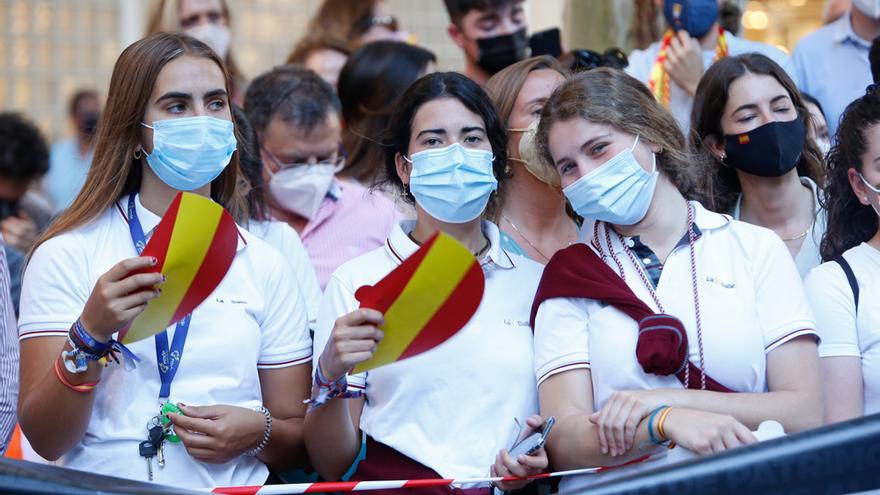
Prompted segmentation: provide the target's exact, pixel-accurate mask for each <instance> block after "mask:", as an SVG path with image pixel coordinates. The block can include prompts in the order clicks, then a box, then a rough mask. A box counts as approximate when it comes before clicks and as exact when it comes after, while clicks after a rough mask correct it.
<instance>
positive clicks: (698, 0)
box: [663, 0, 718, 38]
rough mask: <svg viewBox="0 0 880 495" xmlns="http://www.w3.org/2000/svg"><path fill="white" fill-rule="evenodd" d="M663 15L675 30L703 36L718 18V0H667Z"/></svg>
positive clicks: (692, 35) (693, 35)
mask: <svg viewBox="0 0 880 495" xmlns="http://www.w3.org/2000/svg"><path fill="white" fill-rule="evenodd" d="M663 17H665V18H666V22H667V23H668V24H669V27H671V28H672V29H673V30H675V31H679V30H682V29H683V30H685V31H687V33H688V34H689V35H691V37H692V38H702V37H703V36H704V35H705V34H706V33H708V32H709V29H711V28H712V25H713V24H715V21H716V20H718V0H665V1H664V2H663Z"/></svg>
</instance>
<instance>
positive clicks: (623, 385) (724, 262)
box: [535, 202, 815, 491]
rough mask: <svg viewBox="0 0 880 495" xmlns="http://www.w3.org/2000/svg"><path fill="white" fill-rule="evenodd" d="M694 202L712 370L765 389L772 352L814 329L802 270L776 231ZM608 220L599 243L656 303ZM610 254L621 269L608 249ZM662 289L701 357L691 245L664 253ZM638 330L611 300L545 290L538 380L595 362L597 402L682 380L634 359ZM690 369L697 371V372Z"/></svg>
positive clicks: (538, 329)
mask: <svg viewBox="0 0 880 495" xmlns="http://www.w3.org/2000/svg"><path fill="white" fill-rule="evenodd" d="M691 204H692V205H693V207H694V208H695V220H694V221H695V224H696V226H697V227H698V228H699V230H700V231H701V236H700V237H699V239H697V241H696V243H695V245H694V252H695V258H696V266H697V281H698V284H697V286H698V291H699V295H700V315H701V319H702V329H703V349H704V357H705V363H706V373H707V374H709V375H710V376H712V377H713V378H714V379H715V380H717V381H719V382H720V383H721V384H723V385H725V386H727V387H728V388H731V389H733V390H736V391H739V392H765V391H767V379H766V371H767V360H766V355H767V354H768V353H769V352H770V351H772V350H773V349H775V348H777V347H779V346H780V345H782V344H784V343H785V342H788V341H789V340H791V339H793V338H795V337H798V336H801V335H808V334H815V331H814V330H813V329H814V328H815V325H814V324H813V317H812V314H811V312H810V308H809V306H808V304H807V301H806V296H805V295H804V290H803V286H802V284H801V279H800V276H799V275H798V272H797V269H796V268H795V265H794V262H793V261H792V258H791V255H790V254H789V253H788V250H787V249H786V248H785V246H784V245H783V244H782V241H781V240H780V239H779V237H778V236H777V235H776V234H774V233H773V232H772V231H770V230H768V229H765V228H762V227H757V226H754V225H750V224H747V223H743V222H739V221H736V220H731V219H729V218H728V217H726V216H724V215H719V214H717V213H713V212H710V211H708V210H706V209H704V208H703V207H702V206H701V205H700V204H699V203H696V202H692V203H691ZM592 227H593V226H592V225H585V227H584V231H586V232H593V228H592ZM606 227H607V225H604V224H603V225H601V226H600V227H599V238H600V244H601V246H602V250H603V251H604V252H605V253H609V252H610V250H613V251H614V252H615V253H617V257H618V259H620V260H621V263H622V264H623V267H624V273H625V274H626V282H627V285H628V286H629V287H630V289H632V290H633V292H634V293H635V294H636V296H638V297H639V299H641V300H642V301H644V302H645V303H646V304H647V305H648V306H650V307H651V308H652V309H653V310H654V311H658V309H657V307H656V303H655V302H654V300H653V299H652V298H651V296H650V294H649V292H648V290H647V288H646V287H645V286H644V283H643V282H642V280H641V278H640V277H639V275H638V272H637V271H636V269H635V267H634V266H633V265H632V262H631V261H630V260H629V258H628V257H627V255H626V253H625V252H624V251H623V246H622V245H621V243H620V241H619V239H618V237H617V235H616V234H614V233H613V232H612V233H611V239H612V242H611V246H610V247H609V246H608V245H607V244H606V241H605V235H604V230H603V229H604V228H606ZM606 263H608V264H609V266H611V267H612V269H613V270H614V271H615V272H617V270H618V269H617V266H616V264H614V261H613V260H611V258H610V257H609V258H608V259H606ZM656 292H657V296H658V298H659V299H660V301H661V302H662V303H663V306H664V309H665V310H666V312H667V313H669V314H671V315H674V316H676V317H678V318H679V319H681V321H682V322H683V323H684V326H685V328H686V330H687V334H688V343H689V355H690V360H691V361H692V362H693V363H694V364H696V365H697V366H699V364H700V355H699V347H698V339H697V328H696V317H695V313H694V298H693V288H692V281H691V261H690V249H689V247H688V245H687V244H686V243H685V244H684V245H680V246H679V247H677V248H676V249H675V250H673V252H672V254H670V255H669V257H668V258H667V260H666V264H665V266H664V268H663V271H662V274H661V276H660V283H659V284H658V287H657V289H656ZM637 339H638V324H637V322H636V321H634V320H633V319H632V318H630V317H629V316H627V315H626V314H625V313H623V312H621V311H619V310H617V309H616V308H614V307H611V306H607V305H605V304H604V303H601V302H598V301H594V300H587V299H576V298H557V299H549V300H547V301H545V302H544V303H543V304H541V306H540V308H539V309H538V313H537V317H536V320H535V370H536V375H537V378H538V383H539V385H540V383H541V382H543V381H544V380H546V379H547V378H548V377H550V376H553V375H555V374H557V373H562V372H564V371H568V370H574V369H589V370H590V373H591V377H592V383H593V404H594V408H595V410H597V411H598V410H600V409H601V408H602V406H603V405H604V404H605V402H606V401H607V400H608V398H609V397H610V396H611V394H612V393H614V392H615V391H618V390H645V389H658V388H678V389H680V388H683V385H682V384H681V382H679V381H678V379H677V378H676V377H675V376H659V375H653V374H647V373H645V372H644V370H643V369H642V367H641V365H640V364H639V362H638V361H637V359H636V342H637ZM691 379H692V380H694V379H696V380H699V375H697V376H696V377H693V376H692V377H691ZM767 419H774V418H767ZM654 464H655V463H645V464H641V465H635V466H633V467H631V468H625V469H619V470H614V471H611V472H609V473H607V474H603V475H598V476H597V475H587V476H581V477H577V478H574V479H565V480H563V484H562V486H560V490H561V491H568V490H571V489H576V488H579V487H583V486H587V485H590V484H592V483H595V482H598V481H599V480H603V481H604V480H607V479H608V476H615V477H616V476H619V475H622V474H628V473H632V472H634V471H638V470H643V469H646V468H647V467H653V465H654Z"/></svg>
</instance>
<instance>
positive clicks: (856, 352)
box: [805, 243, 880, 415]
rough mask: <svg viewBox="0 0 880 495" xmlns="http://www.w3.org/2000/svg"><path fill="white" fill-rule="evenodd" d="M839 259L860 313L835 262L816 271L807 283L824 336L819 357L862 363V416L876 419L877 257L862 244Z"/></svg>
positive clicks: (879, 341)
mask: <svg viewBox="0 0 880 495" xmlns="http://www.w3.org/2000/svg"><path fill="white" fill-rule="evenodd" d="M843 258H844V259H845V260H846V261H847V263H849V265H850V267H851V268H852V270H853V273H854V274H855V276H856V279H857V280H858V284H859V308H858V311H856V307H855V300H854V299H853V292H852V288H851V287H850V286H849V282H848V281H847V279H846V275H844V273H843V269H841V268H840V265H839V264H837V262H834V261H830V262H827V263H823V264H821V265H819V266H818V267H816V268H815V269H814V270H813V271H812V272H810V275H809V276H808V277H807V279H806V282H805V283H806V286H807V295H808V296H809V298H810V303H811V304H812V305H813V312H814V313H815V314H816V324H817V327H816V329H817V330H818V331H819V335H821V336H822V343H821V344H820V345H819V356H820V357H838V356H852V357H859V358H861V361H862V380H863V381H864V382H863V383H864V387H865V414H866V415H867V414H874V413H877V412H880V307H878V306H877V304H876V299H874V298H875V297H876V296H877V294H878V291H880V251H877V250H876V249H874V248H873V247H872V246H870V245H868V244H867V243H862V244H859V245H858V246H856V247H854V248H851V249H849V250H847V251H846V252H845V253H843Z"/></svg>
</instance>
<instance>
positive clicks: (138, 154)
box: [132, 149, 143, 160]
mask: <svg viewBox="0 0 880 495" xmlns="http://www.w3.org/2000/svg"><path fill="white" fill-rule="evenodd" d="M132 156H134V159H135V160H140V159H141V156H143V155H142V154H141V150H139V149H137V150H134V153H132Z"/></svg>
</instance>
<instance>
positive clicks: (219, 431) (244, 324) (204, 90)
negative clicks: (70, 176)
mask: <svg viewBox="0 0 880 495" xmlns="http://www.w3.org/2000/svg"><path fill="white" fill-rule="evenodd" d="M103 116H104V117H103V119H104V120H103V121H102V122H101V126H100V131H99V134H98V137H97V147H96V151H95V160H94V163H93V165H92V168H91V170H90V172H89V175H88V178H87V180H86V184H85V186H84V187H83V189H82V191H81V192H80V194H79V196H78V197H77V198H76V200H75V201H74V203H73V205H72V206H71V207H70V208H69V209H68V210H67V211H66V212H65V213H64V214H62V215H61V217H59V218H58V220H56V222H55V223H54V224H53V225H52V227H51V228H50V229H49V230H48V231H47V232H46V234H45V235H44V237H43V238H42V239H40V240H39V242H38V243H37V247H36V248H35V250H34V252H33V254H32V257H31V259H30V262H29V265H28V267H27V271H26V273H25V277H24V287H23V290H22V304H21V319H20V322H19V323H20V325H19V332H20V338H21V394H20V400H19V419H20V423H21V427H22V431H23V432H24V433H25V435H26V436H27V437H28V439H29V440H30V442H31V445H33V447H34V449H35V450H36V451H37V453H38V454H40V455H42V456H43V457H46V458H48V459H52V460H55V459H60V461H61V463H62V464H63V465H65V466H66V467H70V468H74V469H79V470H84V471H90V472H95V473H99V474H105V475H112V476H118V477H123V478H132V479H141V480H151V481H156V482H160V483H163V484H166V485H172V486H178V487H204V486H216V485H252V484H261V483H263V482H265V481H266V479H267V477H268V470H267V468H266V465H267V464H268V465H271V466H273V467H278V468H285V467H288V466H291V467H292V466H296V465H297V464H301V463H304V462H305V449H304V445H303V441H302V438H303V433H302V427H303V419H302V418H303V416H304V414H305V406H304V404H303V400H304V399H305V398H306V397H307V396H308V386H309V374H310V371H311V367H310V365H309V362H310V357H311V348H310V341H309V334H308V326H307V319H306V311H305V309H304V305H303V302H302V298H301V296H300V293H299V290H298V289H297V287H296V286H295V285H294V284H291V283H290V281H291V280H295V278H294V276H293V274H292V272H291V269H290V267H289V265H288V263H287V261H286V260H285V259H284V258H283V257H282V256H281V255H280V254H279V253H278V252H277V251H275V250H274V249H273V248H271V247H269V246H268V245H267V244H265V243H263V242H262V241H260V240H259V239H257V238H255V237H253V236H251V235H250V234H248V233H247V232H246V231H244V230H243V229H239V232H238V234H239V239H238V240H237V244H238V245H237V247H236V253H235V257H234V260H233V262H232V265H231V267H230V269H229V271H228V272H227V274H226V276H225V278H224V279H223V281H222V282H221V283H220V285H219V286H218V287H217V288H216V289H215V290H214V292H213V293H212V294H211V295H210V296H209V297H208V298H207V299H206V300H205V301H204V302H203V303H202V304H201V305H199V306H198V307H197V308H196V309H195V310H194V311H193V312H192V314H191V315H190V316H188V317H186V318H184V319H183V320H181V322H180V323H178V324H177V325H176V326H175V327H174V328H169V329H168V330H166V331H163V332H161V333H159V334H157V335H156V337H155V339H154V338H148V339H144V340H141V341H137V342H134V343H132V344H130V345H129V348H130V351H131V352H132V353H134V355H135V356H137V357H138V358H139V359H140V362H139V364H138V366H137V367H136V368H135V369H133V370H130V371H127V370H126V369H123V367H122V366H119V365H116V364H110V365H109V366H107V367H104V366H102V365H101V364H100V362H99V361H97V360H95V358H98V357H100V356H101V355H106V352H107V351H106V349H107V347H108V342H110V341H111V339H112V338H113V337H114V335H115V334H116V332H117V331H118V330H119V329H120V328H122V327H124V326H125V325H127V324H128V323H129V322H131V321H132V320H133V319H134V318H135V317H136V316H137V315H139V314H140V313H142V312H143V311H144V309H145V307H146V304H147V303H148V302H149V301H151V300H153V299H154V298H155V297H156V296H157V295H158V292H159V291H160V290H161V287H162V283H163V282H164V281H165V277H164V275H162V274H160V273H142V274H134V275H132V274H131V273H132V272H133V271H136V270H140V269H144V268H149V267H151V266H153V265H155V264H156V262H157V261H156V259H155V258H150V257H142V256H138V254H139V253H140V251H141V250H142V249H143V244H145V243H146V241H148V239H149V237H150V235H151V234H152V229H153V228H154V227H155V226H156V225H157V224H158V223H159V220H160V217H161V216H162V215H163V214H164V213H165V211H166V210H167V209H168V207H169V205H170V204H171V202H172V200H173V199H174V198H175V196H176V195H177V194H178V192H180V191H190V192H192V193H194V194H199V195H202V196H205V197H210V198H211V199H213V200H214V201H216V202H218V203H219V204H221V205H222V206H224V207H225V208H226V209H227V210H228V211H229V212H230V213H231V214H232V215H233V216H234V217H236V218H238V219H239V220H243V219H244V217H245V215H246V211H245V209H244V207H243V205H244V199H243V198H242V196H241V193H240V192H239V176H238V166H239V164H238V154H237V153H235V150H236V143H237V141H238V140H237V136H236V132H235V126H234V123H233V120H232V115H231V113H230V104H229V87H228V77H227V74H226V71H225V69H224V66H223V62H222V60H220V58H218V56H217V54H216V53H214V52H213V51H211V49H210V48H208V46H207V45H205V44H204V43H201V42H199V41H197V40H195V39H194V38H190V37H189V36H185V35H170V34H156V35H153V36H150V37H148V38H145V39H143V40H140V41H138V42H136V43H134V44H132V45H131V46H129V47H128V48H126V49H125V50H124V51H123V53H122V54H121V55H120V57H119V60H118V61H117V63H116V66H115V68H114V71H113V76H112V79H111V82H110V91H109V95H108V100H107V107H106V111H105V113H104V114H103ZM169 282H171V281H170V280H169ZM169 342H170V346H169ZM71 356H74V357H81V358H83V359H82V360H81V361H80V360H78V359H75V360H71V359H70V357H71ZM80 364H82V366H80ZM169 402H170V403H172V404H177V405H179V406H180V409H182V411H183V413H184V414H185V415H180V414H174V413H172V414H170V415H169V416H170V420H171V422H172V423H173V425H174V431H173V432H174V433H175V434H176V435H177V437H179V439H180V440H181V441H182V442H180V443H175V442H174V439H173V438H172V437H168V438H166V439H165V440H164V442H163V441H161V440H162V435H156V436H154V432H156V430H155V429H154V427H155V425H156V423H158V422H161V421H162V418H161V416H160V406H161V405H162V404H163V403H165V404H168V403H169ZM183 403H185V404H188V405H184V404H183ZM158 432H162V428H160V429H159V430H158ZM167 433H170V432H167ZM163 464H164V466H163Z"/></svg>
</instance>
